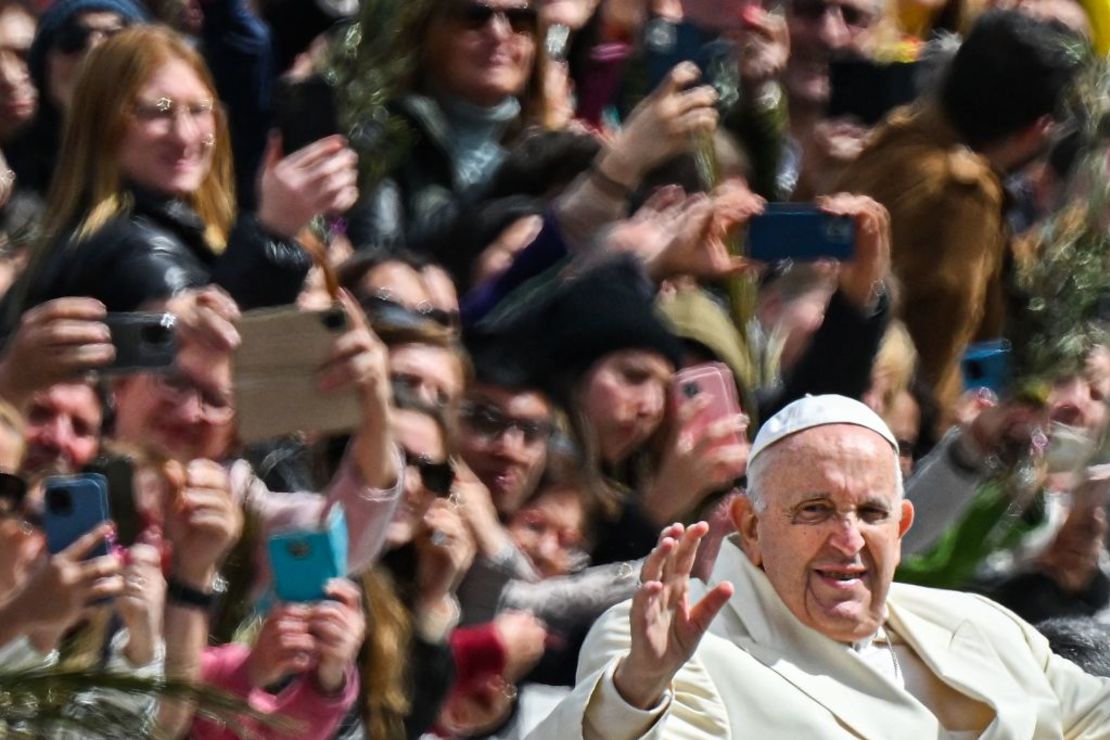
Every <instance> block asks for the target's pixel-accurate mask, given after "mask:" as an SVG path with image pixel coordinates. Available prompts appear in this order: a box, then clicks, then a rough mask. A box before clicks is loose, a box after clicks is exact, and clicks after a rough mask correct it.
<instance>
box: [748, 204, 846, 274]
mask: <svg viewBox="0 0 1110 740" xmlns="http://www.w3.org/2000/svg"><path fill="white" fill-rule="evenodd" d="M855 251H856V224H855V222H854V221H853V220H852V219H851V218H848V217H847V216H830V215H828V214H826V213H822V212H821V211H820V210H818V208H817V207H816V206H813V205H807V204H804V203H770V204H768V205H767V210H766V211H764V212H763V213H762V214H760V215H759V216H756V217H755V218H753V219H752V220H751V223H749V224H748V244H747V255H748V256H749V257H750V258H752V259H754V260H759V261H760V262H775V261H778V260H784V259H792V260H797V261H800V262H805V261H813V260H819V259H835V260H842V261H843V260H848V259H851V258H852V255H853V254H854V253H855Z"/></svg>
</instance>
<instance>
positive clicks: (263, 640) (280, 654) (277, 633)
mask: <svg viewBox="0 0 1110 740" xmlns="http://www.w3.org/2000/svg"><path fill="white" fill-rule="evenodd" d="M309 614H310V609H309V607H308V606H305V605H304V604H284V605H282V606H278V607H276V608H274V609H272V610H271V611H270V613H269V614H268V615H267V616H266V621H265V622H263V623H262V630H261V631H260V632H259V633H258V639H257V640H256V641H255V643H254V647H253V648H251V653H250V656H248V658H247V680H248V681H249V682H250V685H251V686H253V687H254V688H256V689H265V688H266V687H267V686H272V685H273V684H276V683H277V682H278V681H280V680H282V679H283V678H285V677H286V676H292V675H295V674H298V673H304V672H305V671H307V670H309V669H310V668H312V666H313V665H315V664H316V661H317V658H318V655H319V651H318V646H317V642H316V638H314V637H313V636H312V634H311V632H310V630H309Z"/></svg>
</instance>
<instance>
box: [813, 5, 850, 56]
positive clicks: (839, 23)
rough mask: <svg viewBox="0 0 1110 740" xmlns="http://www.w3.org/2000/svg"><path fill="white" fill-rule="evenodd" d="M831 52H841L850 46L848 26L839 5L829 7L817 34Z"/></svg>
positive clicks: (822, 17)
mask: <svg viewBox="0 0 1110 740" xmlns="http://www.w3.org/2000/svg"><path fill="white" fill-rule="evenodd" d="M817 36H818V38H820V39H821V42H822V43H823V44H825V46H826V48H828V50H829V51H839V50H840V49H843V48H844V47H845V46H847V45H848V41H849V36H848V24H846V23H845V22H844V14H843V13H842V12H841V11H840V6H838V5H828V6H826V7H825V12H824V14H823V15H822V16H821V26H820V29H819V30H818V34H817Z"/></svg>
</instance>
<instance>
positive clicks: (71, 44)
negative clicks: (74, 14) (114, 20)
mask: <svg viewBox="0 0 1110 740" xmlns="http://www.w3.org/2000/svg"><path fill="white" fill-rule="evenodd" d="M124 28H125V27H124V26H109V27H106V28H90V27H89V26H86V25H84V24H82V23H79V22H77V21H74V22H72V23H67V24H66V25H64V26H62V27H61V29H59V30H58V33H57V34H56V35H55V36H54V48H55V49H57V50H58V51H60V52H62V53H63V54H76V53H77V52H79V51H85V50H86V49H88V48H89V40H90V39H91V38H92V37H93V36H94V35H97V34H99V35H100V36H103V37H104V38H106V39H108V38H111V37H112V36H115V35H116V34H117V33H119V32H120V31H122V30H123V29H124Z"/></svg>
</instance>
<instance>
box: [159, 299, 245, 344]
mask: <svg viewBox="0 0 1110 740" xmlns="http://www.w3.org/2000/svg"><path fill="white" fill-rule="evenodd" d="M166 311H168V312H169V313H172V314H173V315H174V316H175V317H176V318H177V333H178V336H179V337H181V339H182V340H183V341H196V342H199V343H200V344H203V345H205V346H206V347H208V348H210V349H213V350H215V351H217V352H230V351H231V350H234V349H236V348H237V347H238V346H239V342H240V339H239V331H238V330H237V329H236V328H235V323H236V322H237V321H238V320H239V307H238V306H237V305H235V301H234V300H233V299H232V297H231V296H229V295H228V294H227V293H225V292H224V291H223V290H222V289H221V288H219V287H217V286H215V285H208V286H205V287H204V288H200V289H197V290H187V291H185V292H184V293H179V294H178V295H175V296H174V297H173V298H170V299H169V300H168V301H167V302H166Z"/></svg>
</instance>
